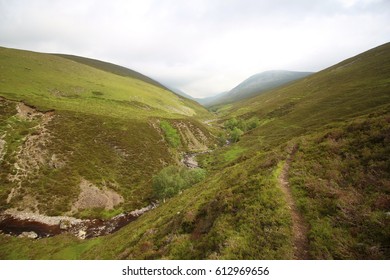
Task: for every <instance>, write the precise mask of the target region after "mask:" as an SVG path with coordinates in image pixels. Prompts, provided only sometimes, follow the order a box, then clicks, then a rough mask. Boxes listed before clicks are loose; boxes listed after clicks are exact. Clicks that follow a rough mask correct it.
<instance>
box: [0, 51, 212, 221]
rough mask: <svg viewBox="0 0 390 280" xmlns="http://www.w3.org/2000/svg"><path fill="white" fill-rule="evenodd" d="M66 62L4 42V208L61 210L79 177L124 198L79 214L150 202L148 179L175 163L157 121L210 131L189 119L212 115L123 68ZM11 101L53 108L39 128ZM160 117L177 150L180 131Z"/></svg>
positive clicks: (0, 105)
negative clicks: (107, 207) (13, 47)
mask: <svg viewBox="0 0 390 280" xmlns="http://www.w3.org/2000/svg"><path fill="white" fill-rule="evenodd" d="M68 58H69V57H67V58H63V57H60V56H56V55H49V54H41V53H35V52H28V51H19V50H13V49H7V48H0V59H1V61H2V67H1V69H0V76H1V77H2V78H1V81H0V83H1V90H0V96H3V97H4V98H7V99H3V98H1V97H0V101H1V102H0V137H1V138H2V139H3V140H4V141H5V144H4V149H2V154H3V155H2V161H1V162H0V165H1V167H0V202H1V203H0V204H1V209H3V210H4V209H7V208H12V207H14V208H19V209H25V208H29V209H31V210H34V209H35V210H39V211H40V212H41V213H45V214H48V215H63V214H65V213H67V212H69V211H70V210H71V209H72V205H73V204H74V203H75V201H76V200H77V198H78V196H79V194H80V183H81V182H82V180H87V181H88V182H89V183H91V184H93V185H95V186H96V187H98V188H100V189H103V188H108V189H110V190H112V191H115V192H116V193H118V194H119V195H121V196H122V197H123V199H124V202H123V203H122V204H120V205H118V206H117V207H118V208H115V209H113V210H107V209H105V208H104V206H102V207H98V208H94V209H90V208H87V209H81V210H80V211H79V212H76V213H74V215H76V216H78V217H88V216H90V217H100V218H107V217H111V216H112V215H115V213H118V211H119V210H121V211H131V210H134V209H138V208H141V207H144V206H146V205H148V204H149V203H150V200H151V199H153V191H152V187H151V178H152V176H153V175H154V174H156V173H157V172H158V171H159V170H160V169H161V168H162V167H163V166H164V165H166V164H173V163H174V161H175V160H176V159H175V155H172V154H171V153H170V151H169V149H168V147H167V145H166V144H165V143H164V142H162V141H160V139H161V135H160V134H161V129H160V127H158V119H157V118H156V117H163V118H165V119H173V118H174V119H175V121H177V120H181V121H182V122H183V123H191V127H190V129H193V130H194V131H195V130H196V131H198V130H200V131H206V132H207V129H206V128H203V125H202V124H201V122H199V121H192V120H191V118H189V117H188V116H193V115H195V114H196V115H197V117H200V118H202V117H205V116H209V113H208V112H207V111H206V110H205V109H204V108H202V107H201V106H199V105H198V104H196V103H194V102H193V101H190V100H186V99H184V98H181V97H178V96H176V95H175V94H173V93H171V92H169V91H167V90H166V89H164V88H163V87H161V85H160V86H159V85H157V84H156V83H155V82H151V80H150V79H148V78H147V77H145V76H142V75H141V76H142V77H141V76H139V75H140V74H139V73H138V74H139V75H138V74H137V73H136V72H133V71H131V70H129V69H126V68H122V67H119V66H116V65H112V64H107V63H104V62H99V61H95V60H89V59H86V58H85V59H83V58H77V59H76V58H74V59H73V60H69V59H68ZM72 58H73V57H72ZM78 60H81V61H78ZM117 70H118V71H119V70H120V73H119V72H118V71H117ZM149 82H150V83H149ZM17 100H23V101H24V103H25V104H28V105H29V106H35V107H36V108H37V110H41V111H45V110H53V109H54V111H53V112H52V113H53V117H52V119H50V120H49V121H47V123H46V124H45V125H44V129H43V130H42V128H41V127H42V126H43V122H44V120H43V117H36V118H33V119H26V118H24V117H22V116H20V115H19V114H18V112H17V110H16V107H17V106H18V102H17ZM31 109H32V110H33V108H31ZM164 122H165V123H166V124H168V126H165V127H166V130H165V132H166V133H167V134H166V137H167V141H168V142H169V143H170V145H173V146H177V145H178V143H179V144H180V141H181V140H180V136H179V134H178V133H177V132H176V130H175V128H173V127H172V126H171V125H170V124H169V122H168V121H163V124H164ZM43 131H44V133H43ZM172 132H173V133H172ZM206 132H205V133H203V135H202V137H203V138H202V139H203V142H204V143H206V144H208V143H209V142H210V143H211V142H212V140H211V138H212V135H210V133H206ZM34 137H35V138H34ZM194 137H197V134H195V136H194ZM28 139H31V140H30V142H31V144H30V142H28V143H26V141H28ZM33 143H37V144H33ZM185 149H186V146H184V147H183V150H185ZM21 151H23V152H21ZM21 165H22V168H20V167H21ZM10 174H11V175H16V174H18V175H17V179H12V180H11V179H10V177H9V175H10ZM19 185H21V186H22V187H21V188H19ZM11 193H12V194H13V198H12V199H11V200H10V201H9V203H7V198H8V197H9V195H10V194H11Z"/></svg>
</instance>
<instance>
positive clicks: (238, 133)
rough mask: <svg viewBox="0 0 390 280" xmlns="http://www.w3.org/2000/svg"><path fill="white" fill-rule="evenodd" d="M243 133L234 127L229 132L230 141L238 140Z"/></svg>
mask: <svg viewBox="0 0 390 280" xmlns="http://www.w3.org/2000/svg"><path fill="white" fill-rule="evenodd" d="M243 134H244V132H243V131H242V130H241V129H239V128H237V127H236V128H234V129H233V130H232V132H231V133H230V139H231V140H232V142H238V140H240V137H241V135H243Z"/></svg>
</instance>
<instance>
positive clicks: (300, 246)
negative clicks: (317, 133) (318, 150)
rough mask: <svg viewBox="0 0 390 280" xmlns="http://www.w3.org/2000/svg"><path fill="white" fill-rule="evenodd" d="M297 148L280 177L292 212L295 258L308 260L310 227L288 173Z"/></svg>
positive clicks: (280, 182) (280, 183)
mask: <svg viewBox="0 0 390 280" xmlns="http://www.w3.org/2000/svg"><path fill="white" fill-rule="evenodd" d="M296 150H297V148H296V147H294V148H293V149H292V152H291V153H290V155H289V157H288V158H287V160H286V162H285V164H284V166H283V168H282V170H281V172H280V175H279V177H278V181H279V185H280V188H281V189H282V191H283V193H284V195H285V198H286V201H287V205H288V208H289V209H290V212H291V218H292V227H293V238H294V259H297V260H307V259H310V255H309V241H308V238H307V234H308V231H309V228H308V226H307V224H306V222H305V220H304V218H303V216H302V214H301V213H300V212H299V210H298V208H297V206H296V204H295V201H294V198H293V196H292V192H291V188H290V184H289V182H288V173H289V170H290V164H291V161H292V157H293V156H294V154H295V152H296Z"/></svg>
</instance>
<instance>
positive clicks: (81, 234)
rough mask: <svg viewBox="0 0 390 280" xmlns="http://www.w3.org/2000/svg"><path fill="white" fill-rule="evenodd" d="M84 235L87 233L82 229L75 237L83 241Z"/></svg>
mask: <svg viewBox="0 0 390 280" xmlns="http://www.w3.org/2000/svg"><path fill="white" fill-rule="evenodd" d="M86 235H87V232H86V231H85V230H83V229H80V230H79V232H78V233H77V237H78V238H80V239H85V237H86Z"/></svg>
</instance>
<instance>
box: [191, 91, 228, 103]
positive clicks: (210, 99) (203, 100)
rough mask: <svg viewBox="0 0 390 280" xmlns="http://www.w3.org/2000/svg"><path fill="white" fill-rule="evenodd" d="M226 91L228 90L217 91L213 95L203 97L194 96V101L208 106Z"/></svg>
mask: <svg viewBox="0 0 390 280" xmlns="http://www.w3.org/2000/svg"><path fill="white" fill-rule="evenodd" d="M227 93H228V91H224V92H221V93H218V94H216V95H213V96H209V97H204V98H196V101H197V102H198V103H199V104H201V105H203V106H208V105H210V104H213V102H214V101H216V100H218V99H220V98H222V97H223V96H224V95H226V94H227Z"/></svg>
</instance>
